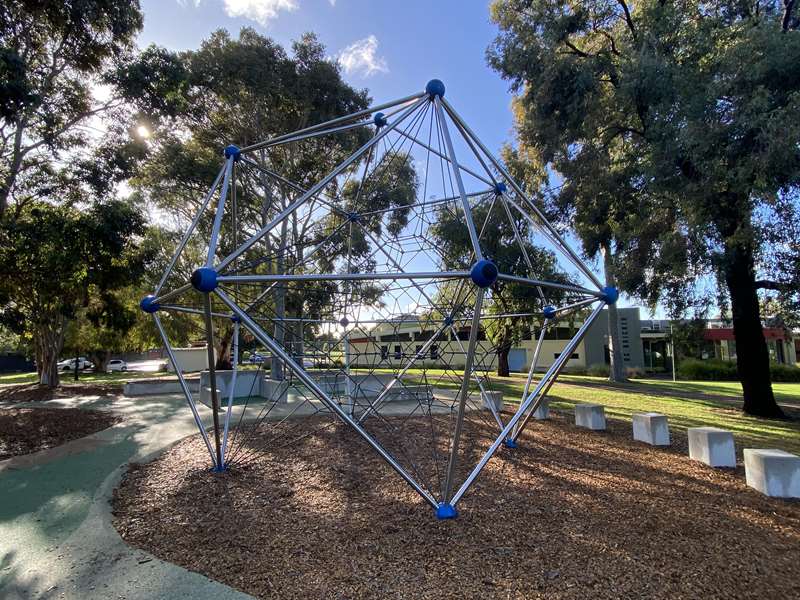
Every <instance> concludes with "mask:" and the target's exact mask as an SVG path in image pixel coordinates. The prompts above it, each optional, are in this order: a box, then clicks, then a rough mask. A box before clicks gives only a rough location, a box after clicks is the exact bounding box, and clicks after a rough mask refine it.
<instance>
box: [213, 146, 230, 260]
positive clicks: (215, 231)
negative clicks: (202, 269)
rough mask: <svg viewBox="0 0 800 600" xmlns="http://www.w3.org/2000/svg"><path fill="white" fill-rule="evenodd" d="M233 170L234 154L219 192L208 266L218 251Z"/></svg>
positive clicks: (226, 167) (226, 166)
mask: <svg viewBox="0 0 800 600" xmlns="http://www.w3.org/2000/svg"><path fill="white" fill-rule="evenodd" d="M231 171H233V156H231V157H230V158H229V159H228V164H227V165H225V179H223V180H222V190H221V191H220V193H219V204H217V213H216V214H215V215H214V225H213V227H212V228H211V240H210V241H209V242H208V260H207V261H206V266H207V267H210V266H211V265H212V264H213V263H214V254H215V253H216V252H217V242H218V240H219V230H220V228H221V227H222V215H223V213H224V212H225V199H226V198H227V197H228V187H229V186H230V181H231Z"/></svg>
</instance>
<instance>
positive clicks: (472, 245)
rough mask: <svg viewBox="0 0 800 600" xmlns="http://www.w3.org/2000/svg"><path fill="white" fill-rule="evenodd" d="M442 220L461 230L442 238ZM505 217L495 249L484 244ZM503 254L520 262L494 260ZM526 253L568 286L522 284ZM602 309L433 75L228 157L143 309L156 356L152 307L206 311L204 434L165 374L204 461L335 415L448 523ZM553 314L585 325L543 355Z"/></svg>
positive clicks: (558, 241) (246, 453)
mask: <svg viewBox="0 0 800 600" xmlns="http://www.w3.org/2000/svg"><path fill="white" fill-rule="evenodd" d="M320 149H323V150H324V152H325V153H326V155H328V156H330V158H331V159H332V160H333V159H334V158H335V159H336V162H337V164H335V166H333V167H332V168H331V169H330V170H329V171H328V172H327V173H325V174H317V173H315V172H314V169H315V168H317V167H318V165H317V164H316V163H315V164H311V165H310V164H307V163H304V157H307V156H309V155H310V152H311V151H312V150H313V151H314V152H316V154H315V156H319V152H320ZM475 215H481V219H480V221H477V222H476V218H475ZM445 221H446V222H448V223H450V224H451V225H452V224H453V223H456V224H458V227H459V228H461V229H459V231H455V232H453V231H450V232H449V233H442V232H441V231H439V230H438V229H437V228H439V229H441V223H443V222H445ZM501 222H502V224H503V227H502V231H504V232H505V233H504V234H503V235H505V236H506V237H507V238H508V239H504V240H502V243H500V244H499V245H498V241H499V240H498V236H499V235H500V233H498V232H499V231H500V228H499V226H498V225H497V224H498V223H501ZM434 230H436V231H434ZM459 232H460V233H459ZM446 236H450V238H451V239H455V238H459V236H460V237H461V240H462V242H463V243H462V246H461V247H462V248H463V247H467V248H468V251H461V252H455V251H454V250H453V248H454V247H456V246H454V245H448V244H449V242H447V240H446V239H445V238H446ZM443 240H444V241H443ZM489 242H491V243H489ZM487 247H493V248H494V249H495V251H494V252H493V253H492V252H486V251H485V249H486V248H487ZM498 248H499V250H498ZM503 248H512V250H513V252H512V253H511V256H516V257H517V258H519V260H517V261H516V262H513V264H512V263H509V261H508V259H507V256H506V255H507V254H508V253H507V252H505V251H504V250H503ZM532 248H540V249H544V250H545V251H546V252H547V253H548V255H549V256H553V257H554V260H555V261H556V263H557V264H558V265H559V269H560V272H562V273H564V277H561V278H559V280H558V281H556V280H545V279H542V278H540V277H538V276H537V273H538V272H539V271H540V270H541V265H540V264H537V261H536V259H535V258H534V259H532V258H531V254H532V252H533V251H532ZM190 249H191V251H190ZM198 249H199V250H198ZM198 251H199V252H202V257H203V259H202V260H201V261H200V264H198ZM495 254H496V255H497V256H496V255H495ZM500 254H503V256H499V255H500ZM504 257H505V258H504ZM504 261H505V262H504ZM509 265H510V266H509ZM507 266H508V267H509V268H506V267H507ZM512 267H513V268H512ZM189 273H191V275H190V276H189ZM512 288H513V289H515V290H517V292H516V293H517V294H518V295H519V294H522V296H523V297H528V298H529V302H528V303H527V305H526V306H527V308H526V309H525V310H522V311H520V310H515V311H512V312H509V311H504V310H503V308H502V305H503V303H502V302H501V299H502V294H503V293H504V291H505V292H507V290H509V289H512ZM526 293H529V294H530V295H529V296H525V294H526ZM616 300H617V291H616V290H615V289H614V288H607V287H603V285H602V284H601V282H600V281H599V280H598V279H597V277H596V276H595V275H594V274H593V273H592V271H591V270H590V269H589V267H588V266H587V265H586V264H584V262H583V261H582V260H581V258H580V257H579V256H578V255H577V254H576V253H575V252H574V251H573V250H572V249H571V248H570V247H569V245H568V244H567V242H566V241H565V240H564V238H563V237H562V236H561V234H560V233H559V232H558V231H557V230H556V229H555V228H554V227H553V226H552V225H551V224H550V223H549V222H548V221H547V219H546V218H545V216H544V214H543V213H542V211H541V210H540V209H539V208H538V207H537V204H536V202H534V201H533V200H532V199H531V198H530V197H529V196H528V195H527V194H526V193H525V191H524V190H523V189H522V187H521V186H520V185H519V184H517V182H515V181H514V180H513V179H512V178H511V176H510V175H509V174H508V172H507V170H506V168H505V167H504V165H503V164H502V163H501V161H499V160H498V159H497V158H495V157H494V156H493V155H492V154H491V153H490V152H489V150H488V149H487V148H486V146H485V145H484V144H483V143H482V142H481V140H480V139H479V138H478V137H477V136H476V135H475V133H474V132H473V131H472V130H471V129H470V127H469V126H468V125H467V124H466V123H465V121H464V120H463V119H462V118H461V117H460V116H459V115H458V113H457V112H456V111H455V109H454V108H453V107H452V106H451V104H450V103H449V102H448V101H447V100H446V99H445V86H444V84H443V83H442V82H441V81H439V80H436V79H434V80H431V81H430V82H429V83H428V84H427V85H426V87H425V90H424V91H423V92H420V93H416V94H412V95H410V96H408V97H405V98H401V99H399V100H395V101H394V102H387V103H385V104H381V105H379V106H375V107H372V108H369V109H366V110H360V111H357V112H355V113H353V114H350V115H347V116H342V117H339V118H335V119H333V120H329V121H327V122H324V123H320V124H318V125H313V126H311V127H307V128H304V129H301V130H299V131H295V132H292V133H287V134H285V135H280V136H278V137H275V138H273V139H270V140H267V141H263V142H260V143H256V144H252V145H250V146H246V147H243V148H239V147H237V146H233V145H231V146H228V147H226V148H225V149H224V163H223V164H222V167H221V169H220V171H219V173H218V175H217V177H216V179H215V181H214V183H213V185H212V186H211V189H210V191H209V192H208V193H207V195H206V196H205V198H204V199H203V201H202V202H201V208H200V210H198V212H197V214H196V216H195V218H194V219H193V221H192V222H191V224H190V225H189V226H188V228H187V230H186V232H185V234H184V236H183V238H182V240H181V242H180V243H179V245H178V247H177V249H176V251H175V253H174V255H173V257H172V259H171V261H170V263H169V266H168V268H167V270H166V272H165V273H164V275H163V277H162V278H161V281H160V283H159V284H158V286H157V287H156V289H155V290H154V291H153V294H152V295H149V296H147V297H145V298H144V299H143V300H142V301H141V305H140V306H141V308H142V310H144V311H145V312H147V313H150V314H151V315H152V317H153V320H154V322H155V325H156V327H157V328H158V330H159V332H160V334H161V336H162V339H163V342H164V346H165V347H166V349H167V352H168V354H169V355H170V358H171V359H173V358H174V357H173V351H172V346H171V345H170V341H169V336H168V335H167V329H166V328H165V326H164V323H163V321H162V317H161V315H163V314H168V315H171V316H175V315H178V314H187V315H196V317H195V318H200V317H202V319H203V322H204V330H205V331H204V333H205V336H206V339H207V343H208V366H209V368H208V373H207V374H205V375H204V377H203V381H202V383H201V387H202V389H201V392H200V399H202V400H203V401H204V402H206V403H208V405H209V406H210V407H211V408H212V411H213V419H214V420H213V430H212V431H210V432H209V431H206V428H205V427H204V425H203V423H202V421H201V419H200V416H199V414H198V411H197V404H196V402H197V398H195V396H194V395H193V394H192V393H191V391H190V390H189V387H188V386H187V383H186V381H185V378H184V375H183V373H181V371H180V369H179V368H177V365H176V369H175V370H176V373H177V375H178V379H179V382H180V384H181V388H182V390H183V393H184V395H185V396H186V401H187V403H188V405H189V408H190V410H191V411H192V413H193V414H194V418H195V421H196V423H197V427H198V429H199V431H200V433H201V435H202V437H203V441H204V443H205V446H206V448H207V450H208V453H209V456H210V458H211V462H212V465H213V467H214V469H215V470H217V471H223V470H225V469H226V468H229V467H232V466H236V465H241V466H243V465H246V464H247V463H248V462H250V461H252V460H254V459H255V458H256V457H257V456H259V455H260V454H262V453H264V452H269V449H270V447H273V448H274V447H275V445H276V444H300V443H303V440H304V439H306V438H308V437H309V436H313V435H314V434H315V433H317V432H318V431H320V430H322V429H323V428H325V427H329V426H330V425H331V423H333V422H334V421H335V420H338V421H340V422H341V423H344V424H346V425H347V426H348V427H350V428H352V430H353V431H354V432H355V433H357V434H358V435H359V436H360V437H361V438H362V439H363V440H364V441H365V442H366V444H367V445H368V446H369V447H371V449H372V450H373V451H375V452H377V453H378V454H379V455H380V456H381V457H382V458H383V460H384V461H385V462H386V463H387V464H388V465H389V466H390V467H391V468H392V469H394V471H395V472H396V473H397V474H398V475H399V476H400V477H402V478H403V479H404V480H405V482H406V483H407V484H408V485H409V486H410V487H411V488H412V489H413V490H415V491H416V492H417V493H418V494H419V496H420V497H421V498H423V499H424V500H425V501H426V502H427V503H428V504H430V505H431V506H432V507H433V509H434V510H435V512H436V515H437V516H438V517H439V518H453V517H455V516H457V511H456V506H457V504H458V503H459V501H460V500H461V498H462V497H463V496H464V494H465V493H466V492H467V491H468V490H469V489H470V487H471V486H472V485H473V483H474V481H475V479H476V478H477V477H478V476H479V474H480V473H481V471H482V470H483V469H484V467H485V466H486V464H487V463H488V462H489V461H490V460H491V458H492V457H493V456H494V455H495V454H496V453H497V452H498V450H499V449H500V448H501V447H504V448H505V450H504V451H511V450H513V449H514V448H516V447H517V445H518V443H519V438H520V435H521V433H522V432H523V431H524V430H525V428H526V426H527V425H528V423H529V420H530V419H531V416H532V415H533V413H534V412H535V411H536V410H537V408H538V407H539V405H540V404H541V403H542V401H543V400H544V398H545V396H546V394H547V392H548V390H549V389H550V387H551V386H552V384H553V382H554V381H555V380H556V378H557V377H558V375H559V373H560V372H561V371H562V370H563V369H564V368H565V366H566V365H567V364H568V362H569V361H570V359H571V357H572V356H573V353H574V352H575V351H576V349H577V348H578V347H579V345H580V342H581V339H582V337H583V336H584V334H585V333H586V331H587V330H588V328H589V327H590V326H591V324H592V323H593V322H594V321H596V320H597V318H598V317H599V316H600V314H601V312H602V309H603V308H604V306H606V305H607V304H611V303H614V302H616ZM568 318H569V319H573V320H574V319H580V320H581V321H582V324H581V325H580V326H579V327H577V328H576V329H575V330H574V335H572V337H571V339H569V340H568V341H567V342H566V343H565V344H564V345H563V347H562V349H561V351H560V353H557V354H556V355H555V356H552V353H550V354H551V356H552V358H550V359H549V360H547V359H546V358H545V357H543V356H542V351H541V349H542V347H543V344H544V340H545V338H546V336H547V334H548V331H552V330H553V329H554V328H555V325H556V323H563V322H564V321H565V319H568ZM509 320H513V321H515V322H516V323H530V324H531V326H532V328H533V329H534V330H535V331H534V334H533V339H532V340H531V348H530V350H532V351H533V356H532V357H531V359H530V360H529V361H528V360H527V355H526V361H525V362H526V368H527V379H526V384H525V388H524V393H523V394H522V396H521V398H520V399H519V405H518V406H517V405H515V404H513V405H509V406H511V407H512V408H514V410H513V411H511V412H502V406H503V402H502V396H501V395H500V394H499V390H498V389H497V381H496V380H495V379H494V378H493V377H492V375H491V374H490V373H491V372H492V371H493V369H494V366H495V364H496V361H497V360H498V348H497V347H496V344H495V343H493V342H492V341H491V340H492V339H493V338H492V335H491V333H492V332H493V331H494V329H493V328H495V327H498V326H499V324H502V323H505V324H508V323H509ZM245 335H246V336H248V337H249V338H252V339H253V340H255V341H257V343H258V344H259V345H261V346H263V348H266V349H267V351H268V354H269V360H263V356H259V361H261V362H259V365H260V366H259V367H258V369H257V370H255V371H253V370H249V371H243V370H242V369H243V366H242V364H241V363H240V362H239V354H240V352H239V345H240V341H241V340H242V339H244V338H243V336H245ZM220 339H222V340H223V341H224V342H226V343H225V344H219V343H218V342H219V341H220ZM228 342H229V343H228ZM215 346H221V347H224V348H225V351H226V352H227V350H228V348H230V349H232V356H233V364H232V368H231V369H230V370H229V371H227V372H225V373H218V372H217V370H216V369H215V359H216V358H217V357H216V356H215V351H214V348H215ZM548 358H549V357H548ZM173 362H175V361H174V360H173ZM528 362H529V363H530V365H529V366H527V363H528ZM540 368H541V369H542V370H543V371H544V372H543V373H542V374H541V375H537V369H540ZM237 378H238V383H237ZM506 404H507V403H506Z"/></svg>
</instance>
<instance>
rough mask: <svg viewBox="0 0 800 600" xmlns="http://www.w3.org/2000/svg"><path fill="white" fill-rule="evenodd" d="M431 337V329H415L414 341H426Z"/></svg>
mask: <svg viewBox="0 0 800 600" xmlns="http://www.w3.org/2000/svg"><path fill="white" fill-rule="evenodd" d="M432 337H433V331H417V332H416V333H415V334H414V341H415V342H427V341H428V340H429V339H431V338H432Z"/></svg>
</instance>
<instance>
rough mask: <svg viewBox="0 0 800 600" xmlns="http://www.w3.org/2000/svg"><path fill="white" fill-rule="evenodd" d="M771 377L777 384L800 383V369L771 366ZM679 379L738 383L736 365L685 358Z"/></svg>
mask: <svg viewBox="0 0 800 600" xmlns="http://www.w3.org/2000/svg"><path fill="white" fill-rule="evenodd" d="M769 372H770V376H771V378H772V381H775V382H790V383H791V382H794V383H798V382H800V369H798V368H797V367H792V366H790V365H778V364H771V365H770V366H769ZM678 378H679V379H694V380H698V381H738V379H739V375H738V373H737V371H736V363H735V362H729V361H724V360H716V359H711V360H698V359H695V358H685V359H683V360H682V361H681V362H680V364H679V365H678Z"/></svg>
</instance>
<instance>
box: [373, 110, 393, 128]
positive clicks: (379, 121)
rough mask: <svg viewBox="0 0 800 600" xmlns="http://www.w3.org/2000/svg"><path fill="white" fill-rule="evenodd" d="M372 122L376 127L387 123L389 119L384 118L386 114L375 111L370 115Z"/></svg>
mask: <svg viewBox="0 0 800 600" xmlns="http://www.w3.org/2000/svg"><path fill="white" fill-rule="evenodd" d="M372 122H373V123H374V124H375V127H377V128H378V129H380V128H381V127H383V126H384V125H387V124H388V123H389V121H387V120H386V115H384V114H383V113H382V112H379V113H375V116H374V117H372Z"/></svg>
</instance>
